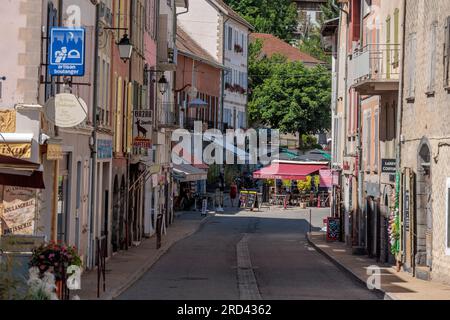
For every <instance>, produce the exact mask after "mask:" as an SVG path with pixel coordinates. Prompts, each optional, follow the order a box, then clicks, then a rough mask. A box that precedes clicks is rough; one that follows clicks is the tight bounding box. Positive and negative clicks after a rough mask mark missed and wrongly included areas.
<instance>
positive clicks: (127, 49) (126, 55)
mask: <svg viewBox="0 0 450 320" xmlns="http://www.w3.org/2000/svg"><path fill="white" fill-rule="evenodd" d="M117 45H118V46H119V55H120V59H122V60H123V61H124V62H126V61H127V60H130V59H131V53H132V52H133V45H132V44H131V42H130V38H128V35H127V34H124V35H123V37H122V39H121V40H120V42H119V43H118V44H117Z"/></svg>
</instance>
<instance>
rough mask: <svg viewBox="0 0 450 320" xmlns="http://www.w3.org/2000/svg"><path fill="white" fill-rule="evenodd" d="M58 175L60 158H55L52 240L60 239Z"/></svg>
mask: <svg viewBox="0 0 450 320" xmlns="http://www.w3.org/2000/svg"><path fill="white" fill-rule="evenodd" d="M58 175H59V160H55V165H54V171H53V203H52V204H53V206H52V227H51V236H52V238H51V240H52V241H56V240H57V239H58V230H57V229H58Z"/></svg>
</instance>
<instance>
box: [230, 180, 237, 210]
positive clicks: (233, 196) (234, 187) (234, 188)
mask: <svg viewBox="0 0 450 320" xmlns="http://www.w3.org/2000/svg"><path fill="white" fill-rule="evenodd" d="M237 192H238V189H237V184H236V183H235V182H232V183H231V186H230V202H231V207H232V208H233V207H234V200H235V199H236V196H237Z"/></svg>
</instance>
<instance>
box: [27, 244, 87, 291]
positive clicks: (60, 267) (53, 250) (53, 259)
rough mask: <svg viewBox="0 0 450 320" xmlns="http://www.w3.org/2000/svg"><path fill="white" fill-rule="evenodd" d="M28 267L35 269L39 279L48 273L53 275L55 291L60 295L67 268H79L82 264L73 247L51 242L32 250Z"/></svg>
mask: <svg viewBox="0 0 450 320" xmlns="http://www.w3.org/2000/svg"><path fill="white" fill-rule="evenodd" d="M29 266H30V268H33V267H35V268H37V269H38V270H39V273H40V277H41V278H43V277H45V276H46V274H48V273H51V274H53V276H54V278H55V281H56V290H57V292H58V293H61V289H62V283H63V281H65V280H66V278H67V275H66V271H67V268H68V267H69V266H78V267H81V266H82V262H81V258H80V256H79V255H78V252H77V249H76V247H75V246H68V245H65V244H62V243H56V242H54V241H52V242H50V243H48V244H42V245H41V246H39V247H38V248H35V249H34V250H33V254H32V256H31V260H30V262H29Z"/></svg>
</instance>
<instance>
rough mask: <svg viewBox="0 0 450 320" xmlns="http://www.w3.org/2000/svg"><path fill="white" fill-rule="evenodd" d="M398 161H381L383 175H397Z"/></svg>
mask: <svg viewBox="0 0 450 320" xmlns="http://www.w3.org/2000/svg"><path fill="white" fill-rule="evenodd" d="M396 171H397V160H395V159H381V172H382V173H396Z"/></svg>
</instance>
